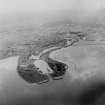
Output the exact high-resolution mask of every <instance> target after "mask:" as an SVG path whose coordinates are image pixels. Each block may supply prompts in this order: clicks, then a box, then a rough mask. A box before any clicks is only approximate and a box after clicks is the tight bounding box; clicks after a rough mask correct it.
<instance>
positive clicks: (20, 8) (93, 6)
mask: <svg viewBox="0 0 105 105" xmlns="http://www.w3.org/2000/svg"><path fill="white" fill-rule="evenodd" d="M104 7H105V0H0V13H8V12H33V11H35V12H46V11H49V12H50V11H56V10H63V9H70V10H71V9H72V10H75V11H79V12H81V11H82V12H83V11H85V12H91V11H92V12H94V11H98V10H101V9H104Z"/></svg>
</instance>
